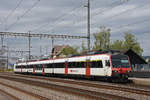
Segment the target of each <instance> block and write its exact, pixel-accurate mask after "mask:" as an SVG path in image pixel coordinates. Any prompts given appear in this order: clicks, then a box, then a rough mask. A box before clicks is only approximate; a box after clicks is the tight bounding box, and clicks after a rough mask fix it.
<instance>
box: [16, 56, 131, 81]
mask: <svg viewBox="0 0 150 100" xmlns="http://www.w3.org/2000/svg"><path fill="white" fill-rule="evenodd" d="M14 72H15V73H22V74H38V75H46V76H60V77H62V76H63V77H74V78H77V77H78V78H88V79H104V80H109V81H112V82H118V81H121V82H122V81H123V82H126V81H127V80H128V77H130V73H131V64H130V60H129V57H128V56H126V55H122V54H94V55H84V56H75V57H68V58H56V59H47V60H38V61H26V62H18V63H16V64H15V65H14Z"/></svg>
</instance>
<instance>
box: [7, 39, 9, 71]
mask: <svg viewBox="0 0 150 100" xmlns="http://www.w3.org/2000/svg"><path fill="white" fill-rule="evenodd" d="M8 65H9V47H8V41H7V70H8Z"/></svg>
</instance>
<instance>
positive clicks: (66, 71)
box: [65, 61, 68, 76]
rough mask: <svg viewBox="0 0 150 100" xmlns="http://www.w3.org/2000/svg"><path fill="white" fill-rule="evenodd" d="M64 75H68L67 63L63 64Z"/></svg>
mask: <svg viewBox="0 0 150 100" xmlns="http://www.w3.org/2000/svg"><path fill="white" fill-rule="evenodd" d="M65 75H66V76H67V75H68V62H67V61H66V62H65Z"/></svg>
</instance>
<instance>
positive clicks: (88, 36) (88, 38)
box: [85, 0, 91, 50]
mask: <svg viewBox="0 0 150 100" xmlns="http://www.w3.org/2000/svg"><path fill="white" fill-rule="evenodd" d="M85 7H87V9H88V13H87V15H88V18H87V24H88V25H87V32H88V34H87V43H88V50H90V38H91V36H90V27H91V25H90V0H88V3H87V5H86V6H85Z"/></svg>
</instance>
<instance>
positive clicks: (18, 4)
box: [5, 0, 23, 25]
mask: <svg viewBox="0 0 150 100" xmlns="http://www.w3.org/2000/svg"><path fill="white" fill-rule="evenodd" d="M22 2H23V0H20V1H19V2H18V3H17V5H16V7H15V8H14V9H13V10H12V11H11V12H10V13H9V14H8V15H7V17H6V19H5V25H6V24H7V21H8V19H9V17H10V16H11V15H13V13H14V12H15V11H16V9H17V8H18V7H19V6H20V5H21V3H22Z"/></svg>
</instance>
